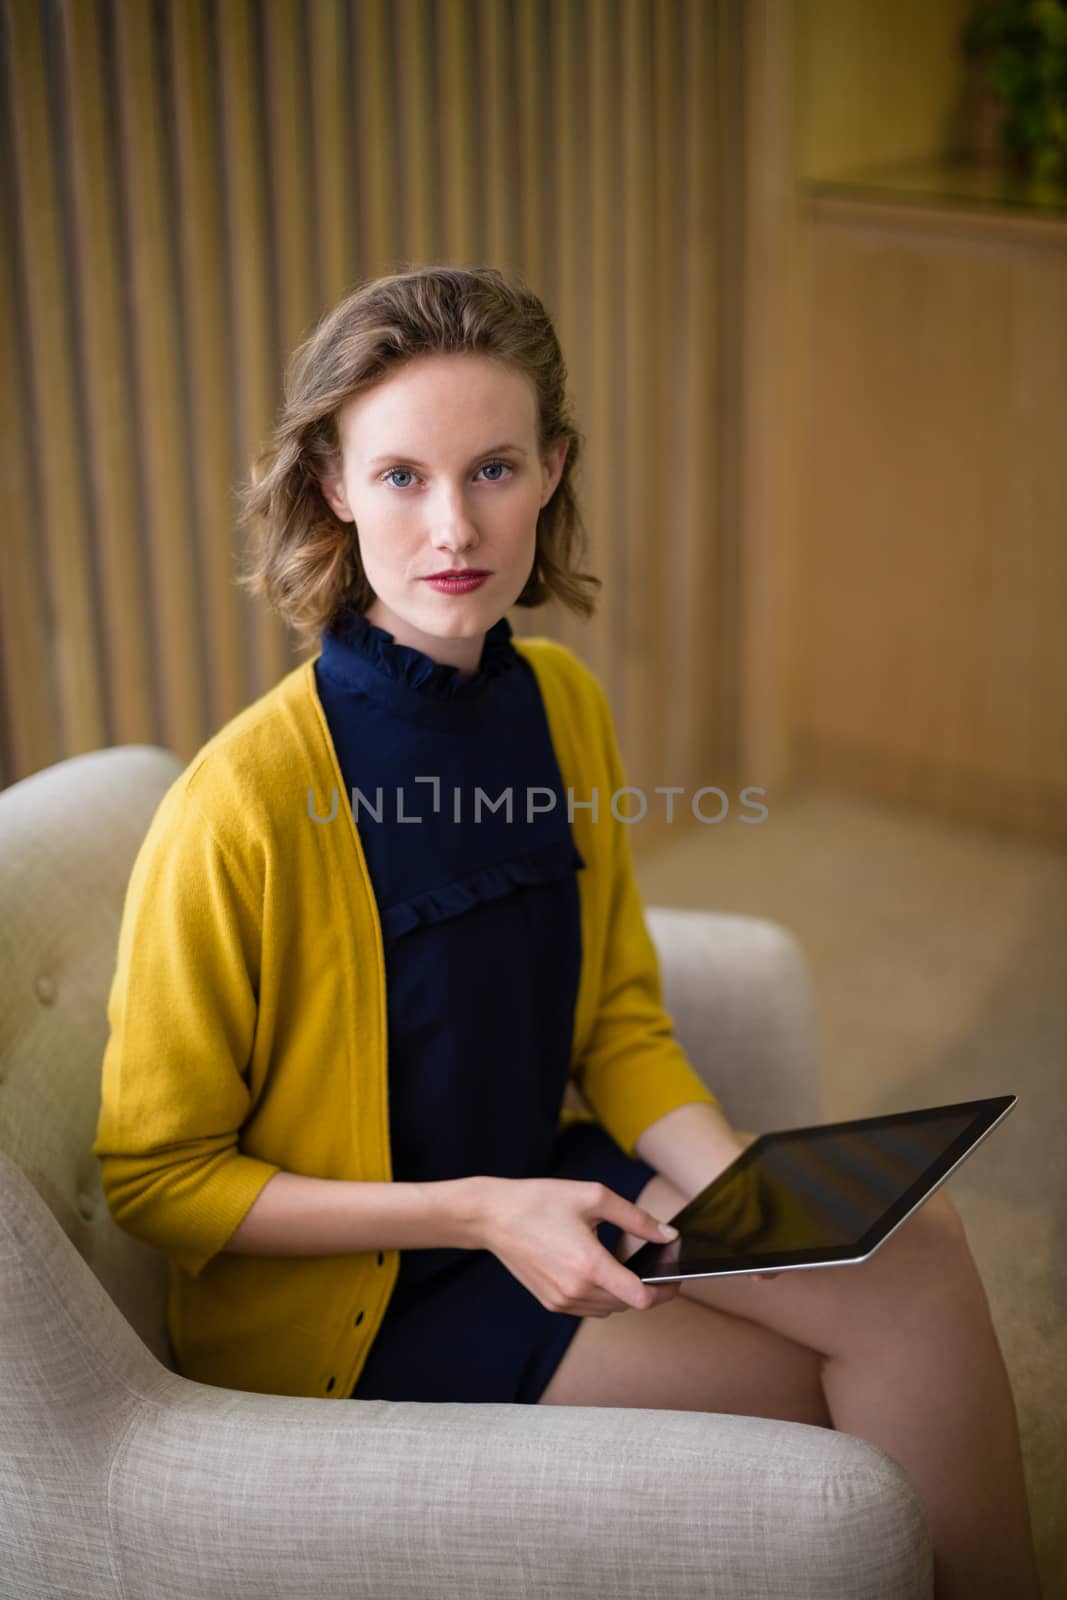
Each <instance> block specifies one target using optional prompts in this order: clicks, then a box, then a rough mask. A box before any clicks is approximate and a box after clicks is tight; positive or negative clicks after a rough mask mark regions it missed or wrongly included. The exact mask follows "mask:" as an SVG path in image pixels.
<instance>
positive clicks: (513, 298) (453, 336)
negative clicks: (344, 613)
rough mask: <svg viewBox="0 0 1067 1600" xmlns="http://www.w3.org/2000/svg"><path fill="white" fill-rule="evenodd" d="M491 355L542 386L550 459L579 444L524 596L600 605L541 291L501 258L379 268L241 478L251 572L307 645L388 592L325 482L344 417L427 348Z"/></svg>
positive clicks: (325, 329) (315, 347)
mask: <svg viewBox="0 0 1067 1600" xmlns="http://www.w3.org/2000/svg"><path fill="white" fill-rule="evenodd" d="M459 353H465V354H471V355H486V356H491V357H493V358H495V359H496V360H499V361H501V362H503V363H504V364H505V365H506V366H508V367H509V368H511V369H513V370H515V371H517V372H521V373H525V374H526V376H527V377H528V378H530V379H531V381H532V382H533V385H534V389H535V391H536V395H537V434H538V447H539V450H540V452H541V455H542V458H544V456H545V455H546V454H547V452H548V451H549V450H551V449H552V448H553V446H555V445H557V444H559V443H560V442H561V441H562V440H564V439H566V440H567V441H568V442H569V446H570V448H569V449H568V451H567V457H566V460H565V462H564V466H563V472H562V475H561V477H560V480H559V483H558V484H557V485H556V488H555V490H554V492H553V494H552V497H551V499H549V501H548V502H547V504H545V505H544V506H542V508H541V511H540V513H539V515H538V518H537V538H536V548H535V555H534V563H533V566H532V568H531V570H530V576H529V578H528V579H527V582H526V585H525V587H524V588H523V591H522V593H521V594H520V595H519V597H518V599H517V600H516V602H515V603H516V605H520V606H541V605H545V604H546V603H547V602H548V601H549V600H551V599H552V598H553V597H555V598H556V599H558V600H560V601H561V602H562V604H563V605H565V606H567V607H568V608H569V609H570V610H571V611H574V612H576V613H577V614H578V615H579V616H582V617H589V616H591V615H592V614H593V611H594V610H595V602H594V600H593V597H592V593H590V592H589V591H593V592H594V593H595V591H596V590H598V589H599V588H600V587H601V581H600V579H599V578H596V577H594V576H593V575H592V574H591V573H585V572H580V571H578V570H577V562H578V561H579V560H580V559H581V558H582V556H583V554H584V550H585V545H586V542H587V541H586V531H585V527H584V524H583V521H582V516H581V512H580V510H579V507H578V501H577V498H576V496H575V492H574V487H573V478H574V473H575V469H576V468H577V465H578V461H579V457H580V454H581V449H582V444H583V436H582V435H581V434H580V433H579V431H578V429H577V427H576V426H575V423H574V420H573V418H572V416H571V412H570V409H569V405H568V401H567V394H566V384H567V369H566V366H565V364H564V360H563V354H562V352H561V350H560V345H559V340H558V338H557V337H556V331H555V329H554V327H553V325H552V321H551V318H550V317H549V315H548V313H547V311H546V310H545V308H544V306H543V304H542V303H541V301H540V300H539V299H538V297H537V296H536V295H535V294H534V293H533V292H532V291H531V290H530V289H529V288H527V287H526V285H525V284H523V283H522V282H521V281H520V280H519V279H517V278H514V277H513V278H511V279H508V278H505V276H504V275H503V273H501V272H499V271H498V270H497V269H496V268H495V267H472V268H462V267H445V266H435V267H420V268H417V269H411V270H408V271H403V272H397V273H392V274H390V275H389V276H387V277H382V278H374V279H371V280H369V281H368V282H366V283H364V284H362V285H360V286H359V287H358V288H357V289H356V290H354V291H353V293H352V294H350V295H348V296H347V297H346V298H345V299H344V300H342V301H340V303H339V304H338V305H336V306H334V308H333V309H332V310H331V311H328V312H327V313H326V315H325V316H323V317H322V318H321V319H320V321H319V322H318V324H317V325H316V327H315V328H314V330H313V331H312V333H311V334H310V336H309V337H308V338H307V339H305V340H304V342H303V344H301V345H299V346H298V347H297V349H296V350H295V351H294V352H293V354H292V356H291V357H290V360H289V363H288V366H287V368H286V373H285V389H284V396H285V397H284V403H283V405H282V407H281V411H280V413H279V415H278V418H277V421H276V423H275V426H274V429H273V431H272V434H271V437H270V440H269V442H268V444H267V445H266V446H265V448H264V449H263V450H262V451H261V452H260V454H259V456H258V457H257V458H256V460H255V462H254V464H253V467H252V471H251V475H250V477H249V479H248V481H247V482H246V483H244V484H242V485H240V486H239V488H238V491H237V493H238V502H239V509H238V519H237V520H238V525H239V526H242V527H246V528H249V529H250V530H251V534H252V537H251V539H250V541H249V547H248V550H247V552H246V559H245V567H244V571H243V572H242V573H241V574H240V575H239V577H238V579H237V581H238V583H239V584H241V585H242V587H244V588H246V589H248V590H249V591H250V592H251V593H253V594H254V595H256V596H257V597H260V598H262V599H265V600H266V602H267V604H268V605H269V606H270V607H271V609H272V610H274V611H275V612H277V613H278V615H279V616H281V617H283V618H284V619H285V621H286V622H287V623H288V624H289V625H290V626H291V627H292V628H293V629H294V630H295V632H296V633H297V635H298V636H299V638H300V641H301V644H312V643H314V642H317V640H318V637H319V635H320V634H321V633H322V632H323V630H324V629H326V628H327V627H329V625H330V623H331V622H333V620H334V618H335V617H336V616H337V614H338V612H339V611H340V610H341V609H342V608H344V607H351V608H352V609H354V610H355V611H358V612H360V613H362V612H365V611H366V610H367V609H368V608H369V607H370V605H371V604H372V602H373V601H374V598H375V595H374V591H373V589H372V588H371V586H370V583H369V582H368V580H367V576H366V573H365V571H364V569H363V563H362V561H361V559H360V554H359V539H358V534H357V530H356V527H355V524H354V523H351V522H343V521H342V520H341V519H340V518H339V517H337V516H336V515H335V514H334V512H333V510H332V509H331V507H330V506H329V505H328V504H327V501H326V499H325V496H324V495H323V493H322V489H321V486H320V484H321V479H322V478H323V477H324V476H328V475H332V474H333V473H334V472H336V471H338V470H339V469H340V464H341V441H340V435H339V432H338V426H337V413H338V411H339V410H340V408H341V407H342V406H343V405H344V403H345V402H346V401H347V400H348V399H350V398H351V397H352V396H353V395H357V394H363V393H365V392H366V391H367V390H369V389H371V388H373V387H374V386H375V385H376V384H378V383H381V382H382V381H383V380H384V379H386V378H387V377H389V376H390V375H391V374H392V373H394V372H395V371H396V370H397V369H398V368H400V367H402V366H404V365H405V364H406V363H407V362H409V361H412V360H414V359H415V358H416V357H418V356H421V355H433V354H450V355H451V354H459Z"/></svg>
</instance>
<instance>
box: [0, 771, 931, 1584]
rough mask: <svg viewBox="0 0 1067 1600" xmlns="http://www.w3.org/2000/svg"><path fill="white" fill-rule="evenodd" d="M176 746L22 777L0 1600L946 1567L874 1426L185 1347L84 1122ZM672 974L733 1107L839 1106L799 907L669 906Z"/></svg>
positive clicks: (5, 1001) (1, 1369)
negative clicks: (436, 1390) (448, 1394)
mask: <svg viewBox="0 0 1067 1600" xmlns="http://www.w3.org/2000/svg"><path fill="white" fill-rule="evenodd" d="M179 770H180V767H179V763H178V762H177V761H176V760H175V759H174V758H173V757H172V756H170V755H168V754H167V753H166V752H164V751H161V750H155V749H150V748H147V747H142V746H130V747H124V748H120V749H112V750H104V751H99V752H96V753H93V754H91V755H85V756H78V757H76V758H74V759H73V760H69V761H64V762H61V763H60V764H58V765H57V766H55V767H52V768H49V769H48V770H47V771H44V772H41V773H38V774H37V775H35V776H34V777H31V778H29V779H27V780H25V781H24V782H22V783H18V784H15V785H14V786H12V787H11V788H9V789H7V790H6V791H5V792H4V793H2V794H0V955H2V958H3V986H2V990H0V1600H16V1597H17V1600H28V1597H30V1596H41V1597H44V1596H46V1595H47V1596H49V1597H51V1600H56V1597H61V1596H70V1597H71V1600H75V1597H76V1600H104V1597H107V1600H213V1597H216V1596H217V1597H220V1600H221V1597H223V1596H225V1597H227V1600H233V1597H238V1596H242V1597H248V1600H272V1597H283V1596H284V1597H286V1600H290V1597H296V1596H308V1597H314V1600H334V1597H337V1600H341V1597H342V1596H343V1597H356V1596H360V1597H366V1600H393V1597H395V1600H423V1597H425V1600H442V1597H447V1596H455V1597H457V1600H460V1597H462V1600H469V1597H471V1596H478V1597H481V1600H491V1597H496V1596H500V1597H503V1596H508V1597H529V1600H533V1597H535V1596H536V1597H537V1600H546V1597H550V1596H555V1595H560V1596H564V1595H565V1596H567V1597H568V1600H601V1597H603V1600H649V1597H650V1596H659V1595H662V1596H668V1595H669V1596H671V1600H697V1597H698V1596H700V1597H704V1596H712V1595H716V1596H731V1597H732V1596H742V1595H744V1596H753V1597H755V1596H759V1597H760V1600H775V1597H781V1600H803V1597H811V1600H816V1597H817V1600H831V1597H835V1596H836V1597H839V1600H875V1597H876V1596H877V1597H878V1600H892V1597H900V1600H904V1597H908V1600H915V1597H917V1596H928V1595H930V1594H932V1587H933V1580H932V1556H931V1550H930V1545H929V1541H928V1533H927V1526H926V1519H925V1514H924V1511H923V1508H922V1506H921V1504H920V1502H919V1500H918V1497H917V1495H916V1493H915V1490H914V1488H913V1486H912V1484H911V1483H910V1481H909V1480H908V1478H907V1477H906V1476H905V1474H904V1473H903V1472H902V1471H901V1470H900V1468H899V1467H898V1466H897V1465H896V1464H895V1463H894V1462H893V1461H892V1460H891V1459H890V1458H889V1457H888V1456H886V1455H885V1454H884V1453H883V1452H882V1451H880V1450H879V1449H877V1448H876V1447H874V1446H873V1445H870V1444H868V1443H866V1442H865V1441H862V1440H860V1439H856V1438H853V1437H851V1436H850V1435H848V1434H843V1433H837V1432H834V1431H832V1430H828V1429H822V1428H816V1427H809V1426H805V1425H803V1424H799V1423H786V1422H774V1421H768V1420H764V1419H759V1418H751V1417H735V1416H725V1415H720V1414H706V1413H699V1412H688V1411H649V1410H641V1409H627V1408H598V1407H552V1406H546V1407H539V1406H518V1405H471V1404H465V1403H464V1404H449V1405H427V1404H422V1403H416V1402H410V1403H408V1402H405V1403H398V1402H389V1401H350V1402H347V1403H345V1404H343V1405H338V1404H337V1403H335V1402H334V1401H332V1400H312V1399H295V1398H292V1397H279V1396H273V1395H262V1394H252V1393H246V1392H243V1391H239V1390H233V1389H220V1388H212V1387H209V1386H207V1385H204V1384H200V1383H194V1382H191V1381H190V1380H188V1379H185V1378H183V1377H181V1376H180V1375H178V1374H177V1373H176V1372H175V1371H174V1370H173V1363H172V1356H171V1352H170V1349H169V1346H168V1341H167V1337H166V1331H165V1325H164V1306H165V1294H166V1283H167V1267H166V1263H165V1261H164V1259H163V1258H162V1257H161V1256H159V1255H157V1253H156V1252H155V1251H153V1250H151V1249H150V1248H148V1247H146V1246H144V1245H142V1244H140V1243H139V1242H138V1241H137V1240H135V1239H133V1238H131V1237H130V1236H128V1235H126V1234H124V1233H123V1232H122V1231H121V1230H120V1229H119V1228H117V1227H116V1226H115V1224H114V1222H113V1221H112V1219H111V1217H110V1214H109V1212H108V1209H107V1206H106V1204H105V1202H104V1199H103V1195H102V1192H101V1188H100V1181H99V1173H98V1164H97V1162H96V1159H95V1157H94V1156H93V1154H92V1152H91V1148H90V1147H91V1144H92V1140H93V1137H94V1130H95V1125H96V1117H97V1110H98V1102H99V1076H100V1065H101V1059H102V1055H103V1050H104V1044H105V1040H106V1028H107V1022H106V1002H107V994H108V989H109V985H110V981H111V975H112V971H113V965H114V958H115V949H116V942H117V936H118V927H119V919H120V914H121V909H122V900H123V894H124V890H125V885H126V881H127V878H128V876H129V872H130V868H131V865H132V862H133V858H134V855H135V853H136V850H137V847H138V845H139V843H140V840H141V838H142V837H143V835H144V832H145V830H146V828H147V825H148V822H149V820H150V818H151V816H152V813H153V811H154V810H155V807H156V805H157V804H158V802H159V800H160V798H161V797H162V795H163V793H164V791H165V790H166V788H167V787H168V785H169V784H170V783H171V782H172V780H173V779H174V777H175V776H176V775H177V773H178V771H179ZM648 922H649V927H650V930H651V932H652V935H653V938H654V940H655V943H656V946H657V948H658V951H659V954H660V959H661V964H662V971H663V982H664V995H665V1000H666V1004H667V1008H668V1010H669V1011H670V1012H671V1014H672V1016H673V1018H674V1021H675V1026H676V1030H677V1033H678V1035H679V1037H680V1038H681V1040H682V1042H683V1043H684V1044H685V1046H686V1048H687V1050H688V1052H689V1055H690V1058H691V1060H692V1061H693V1063H694V1065H695V1066H696V1067H697V1068H698V1070H700V1071H702V1072H704V1073H705V1074H706V1075H707V1077H708V1081H709V1083H710V1084H711V1085H712V1086H713V1088H714V1090H715V1092H716V1093H717V1094H718V1095H719V1097H720V1098H721V1100H722V1102H723V1106H724V1108H725V1110H726V1113H727V1115H728V1116H729V1117H730V1119H731V1121H732V1122H733V1123H734V1124H735V1125H737V1126H739V1127H742V1128H753V1129H769V1128H777V1127H789V1126H797V1125H799V1124H801V1123H805V1122H811V1121H816V1120H818V1119H819V1117H820V1114H821V1112H820V1103H819V1095H818V1087H817V1077H816V1068H815V1051H814V1026H813V1018H812V1009H811V1000H810V991H809V986H808V979H807V974H806V970H805V966H804V962H803V959H802V957H801V955H800V953H799V951H798V949H797V947H796V944H795V942H794V941H793V940H792V938H791V937H790V936H789V935H788V934H787V933H786V932H784V930H782V929H781V928H779V927H777V926H775V925H774V924H772V923H769V922H766V921H763V920H760V919H757V918H750V917H737V916H723V915H717V914H711V913H703V912H693V911H677V910H667V909H662V908H653V909H650V910H649V912H648Z"/></svg>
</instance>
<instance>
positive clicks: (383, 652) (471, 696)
mask: <svg viewBox="0 0 1067 1600" xmlns="http://www.w3.org/2000/svg"><path fill="white" fill-rule="evenodd" d="M511 640H512V627H511V623H510V622H509V621H508V619H507V617H501V618H500V620H499V622H495V623H494V624H493V626H492V627H491V628H490V629H489V631H488V632H487V634H486V635H485V641H484V644H483V646H482V656H481V660H480V662H479V664H478V671H477V672H476V673H474V674H473V676H471V677H464V675H463V674H462V673H461V672H460V670H459V668H458V667H452V666H447V665H444V664H442V663H441V662H439V661H434V660H433V659H432V658H431V657H430V656H428V655H426V654H425V653H424V652H423V651H422V650H416V649H414V648H413V647H412V646H411V645H406V644H397V642H396V640H395V638H394V637H393V635H392V634H391V633H388V632H387V631H386V630H385V629H384V628H379V627H377V626H376V625H375V624H374V623H373V622H369V621H368V620H367V618H366V617H365V616H363V615H362V614H361V613H359V612H357V611H353V610H350V609H345V610H342V611H341V612H340V613H339V614H338V616H337V617H336V618H335V619H334V622H333V623H332V625H331V626H330V628H329V629H328V630H327V631H326V633H325V634H324V635H323V639H322V656H321V665H322V668H323V670H325V671H326V672H327V673H329V674H330V676H331V677H333V678H335V679H336V680H338V681H340V682H342V683H344V684H346V686H348V687H349V688H356V689H368V688H378V689H379V690H380V689H382V688H387V687H388V686H389V685H394V686H396V688H397V689H398V690H399V692H400V694H401V696H402V697H404V698H407V696H408V695H410V694H413V695H417V696H418V697H419V698H420V700H430V701H437V702H445V703H447V704H449V705H458V704H464V703H472V702H474V701H480V700H482V698H483V697H484V695H485V693H486V691H487V689H488V688H489V686H490V684H491V683H493V682H494V681H495V680H496V679H497V678H499V677H501V676H502V675H503V674H504V673H505V672H508V671H510V670H511V669H512V668H513V667H514V666H515V664H516V662H517V661H518V659H519V658H518V654H517V652H516V651H515V649H514V647H513V645H512V643H511Z"/></svg>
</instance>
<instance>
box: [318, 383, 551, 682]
mask: <svg viewBox="0 0 1067 1600" xmlns="http://www.w3.org/2000/svg"><path fill="white" fill-rule="evenodd" d="M337 423H338V431H339V435H340V440H341V446H342V452H343V466H342V469H341V471H340V472H339V473H338V474H337V476H336V477H334V478H333V479H331V480H329V481H323V484H322V491H323V494H324V495H325V497H326V499H327V501H328V503H329V505H330V507H331V508H332V510H333V511H334V512H335V513H336V514H337V516H338V517H340V518H341V519H342V520H343V521H346V522H354V523H355V525H356V531H357V537H358V539H359V551H360V556H361V558H362V561H363V567H364V571H365V572H366V574H367V580H368V582H369V583H370V586H371V588H372V589H373V590H374V594H375V599H374V601H373V603H372V604H371V606H370V607H369V609H368V611H367V613H366V615H367V618H368V620H369V621H370V622H372V623H374V624H376V625H377V626H378V627H380V628H385V629H386V630H387V631H388V632H389V633H391V634H393V636H394V638H395V639H396V641H397V643H398V644H405V645H410V646H412V647H413V648H414V649H417V650H422V651H423V652H424V653H425V654H426V655H428V656H430V657H431V658H432V659H433V660H435V661H439V662H443V663H444V664H446V665H452V666H456V667H458V668H459V670H460V671H461V672H464V673H468V674H469V673H473V672H475V671H476V670H477V667H478V663H479V660H480V657H481V652H482V643H483V640H484V638H485V634H486V631H487V630H488V629H489V628H491V627H492V626H493V624H494V623H495V622H497V621H499V619H500V618H501V617H502V616H504V614H505V613H506V612H507V611H508V610H509V609H510V607H511V606H513V605H514V603H515V601H516V599H517V598H518V596H519V595H520V594H521V593H522V591H523V589H524V588H525V586H526V582H527V579H528V578H529V576H530V571H531V569H532V567H533V562H534V553H535V538H536V531H537V516H538V512H539V511H540V510H541V507H542V506H543V505H545V504H546V502H547V501H548V500H549V499H550V498H551V496H552V493H553V491H554V490H555V488H556V485H557V484H558V482H559V479H560V475H561V473H562V471H563V465H564V461H565V459H566V455H567V444H566V442H564V443H563V444H562V445H560V446H558V447H557V448H556V449H555V450H554V451H553V452H552V453H551V455H550V458H549V460H548V461H541V460H540V459H539V457H538V454H537V403H536V396H535V391H534V387H533V384H532V383H531V382H530V380H529V379H528V378H527V377H526V376H525V375H524V374H523V373H519V372H516V371H514V370H512V369H510V368H508V367H505V366H503V365H502V364H501V363H500V362H498V361H494V360H492V359H491V358H489V357H487V356H476V355H431V356H419V357H416V358H415V359H414V360H412V361H410V362H408V363H407V364H406V365H405V366H404V367H402V368H401V369H400V370H399V371H398V372H395V373H393V374H392V375H391V376H390V377H389V378H387V379H386V380H384V381H383V382H382V383H380V384H378V385H377V386H376V387H375V388H373V389H371V390H369V391H367V392H366V393H363V394H360V395H356V396H354V397H353V398H352V399H351V400H349V401H347V402H346V404H345V405H344V406H342V407H341V410H340V411H339V413H338V418H337ZM457 568H459V569H463V570H466V571H473V570H477V571H480V572H486V573H488V577H487V578H486V580H485V582H484V583H482V584H481V586H480V587H478V588H475V589H473V590H470V591H469V592H467V593H462V592H454V593H449V592H442V591H441V590H440V589H436V588H434V587H433V586H432V585H431V584H429V583H427V581H426V580H427V578H428V577H430V576H432V575H435V574H437V573H440V572H447V571H449V570H455V569H457Z"/></svg>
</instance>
